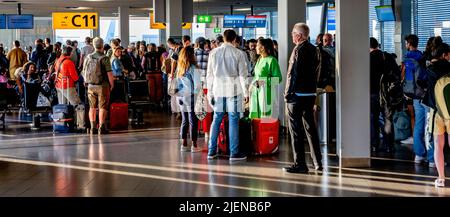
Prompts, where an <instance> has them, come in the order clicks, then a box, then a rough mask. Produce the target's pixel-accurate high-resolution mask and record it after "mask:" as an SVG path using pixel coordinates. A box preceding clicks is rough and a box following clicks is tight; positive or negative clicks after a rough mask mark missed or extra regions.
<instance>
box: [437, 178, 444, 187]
mask: <svg viewBox="0 0 450 217" xmlns="http://www.w3.org/2000/svg"><path fill="white" fill-rule="evenodd" d="M434 187H436V188H442V187H445V179H436V180H434Z"/></svg>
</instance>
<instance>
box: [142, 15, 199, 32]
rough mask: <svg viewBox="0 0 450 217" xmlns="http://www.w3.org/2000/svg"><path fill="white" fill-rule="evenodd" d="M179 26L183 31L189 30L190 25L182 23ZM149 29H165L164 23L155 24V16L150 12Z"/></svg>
mask: <svg viewBox="0 0 450 217" xmlns="http://www.w3.org/2000/svg"><path fill="white" fill-rule="evenodd" d="M181 26H182V28H183V29H191V28H192V23H183V24H182V25H181ZM150 29H166V24H165V23H156V22H155V16H154V15H153V12H150Z"/></svg>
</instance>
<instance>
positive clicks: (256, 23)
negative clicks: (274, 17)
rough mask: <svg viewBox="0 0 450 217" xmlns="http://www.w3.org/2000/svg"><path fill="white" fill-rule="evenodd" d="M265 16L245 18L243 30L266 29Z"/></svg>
mask: <svg viewBox="0 0 450 217" xmlns="http://www.w3.org/2000/svg"><path fill="white" fill-rule="evenodd" d="M266 20H267V16H266V15H254V16H250V15H248V16H246V17H245V25H244V27H245V28H266Z"/></svg>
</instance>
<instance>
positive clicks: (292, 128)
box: [286, 96, 322, 167]
mask: <svg viewBox="0 0 450 217" xmlns="http://www.w3.org/2000/svg"><path fill="white" fill-rule="evenodd" d="M315 101H316V97H315V96H306V97H299V96H296V99H295V100H293V102H290V103H287V104H286V106H287V109H288V119H289V133H290V135H291V145H292V150H293V152H294V153H293V154H294V162H295V164H296V165H298V166H303V167H306V160H305V145H304V138H305V137H304V134H306V138H307V139H308V144H309V147H310V151H311V157H312V159H313V162H314V165H315V166H316V167H318V166H322V154H321V152H320V144H319V135H318V132H317V127H316V124H315V122H314V112H313V108H314V104H315Z"/></svg>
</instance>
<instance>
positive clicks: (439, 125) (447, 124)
mask: <svg viewBox="0 0 450 217" xmlns="http://www.w3.org/2000/svg"><path fill="white" fill-rule="evenodd" d="M445 132H447V134H449V135H450V120H444V119H443V118H442V117H441V116H440V115H439V113H436V117H435V118H434V135H435V136H442V135H444V134H445Z"/></svg>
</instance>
